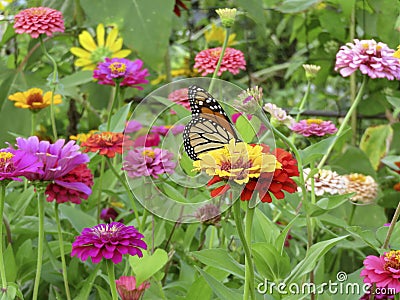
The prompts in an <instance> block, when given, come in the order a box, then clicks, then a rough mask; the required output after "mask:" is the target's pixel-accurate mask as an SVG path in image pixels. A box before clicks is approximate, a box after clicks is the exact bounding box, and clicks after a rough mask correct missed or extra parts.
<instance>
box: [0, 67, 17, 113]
mask: <svg viewBox="0 0 400 300" xmlns="http://www.w3.org/2000/svg"><path fill="white" fill-rule="evenodd" d="M4 68H5V67H4ZM3 72H4V73H3V74H2V75H1V77H2V79H3V80H2V83H1V85H0V111H2V110H3V108H4V101H5V100H6V99H8V96H9V95H10V92H11V88H12V87H13V84H14V82H15V79H16V78H17V75H18V73H17V72H16V71H15V70H7V69H6V70H3Z"/></svg>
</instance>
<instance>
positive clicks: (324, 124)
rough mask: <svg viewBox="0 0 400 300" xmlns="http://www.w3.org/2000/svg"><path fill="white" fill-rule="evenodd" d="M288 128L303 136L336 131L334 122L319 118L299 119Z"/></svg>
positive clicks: (322, 134) (321, 134) (320, 134)
mask: <svg viewBox="0 0 400 300" xmlns="http://www.w3.org/2000/svg"><path fill="white" fill-rule="evenodd" d="M289 128H290V129H291V130H293V131H294V132H296V133H297V134H301V135H303V136H305V137H309V136H324V135H326V134H334V133H335V132H336V131H337V128H336V126H335V124H333V123H332V122H331V121H323V120H321V119H308V120H301V121H300V122H298V123H293V124H292V125H291V126H290V127H289Z"/></svg>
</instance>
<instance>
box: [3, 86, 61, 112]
mask: <svg viewBox="0 0 400 300" xmlns="http://www.w3.org/2000/svg"><path fill="white" fill-rule="evenodd" d="M52 94H53V93H52V92H46V93H45V94H44V95H43V90H41V89H38V88H32V89H29V90H27V91H26V92H19V93H15V94H12V95H10V96H8V99H9V100H11V101H15V103H14V105H15V106H16V107H20V108H29V109H31V110H38V109H42V108H45V107H47V106H49V105H51V96H52ZM53 98H54V99H53V104H60V103H62V99H61V95H58V94H56V95H54V97H53Z"/></svg>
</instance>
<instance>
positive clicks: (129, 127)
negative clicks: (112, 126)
mask: <svg viewBox="0 0 400 300" xmlns="http://www.w3.org/2000/svg"><path fill="white" fill-rule="evenodd" d="M142 127H143V125H142V124H141V123H140V122H138V121H135V120H132V121H129V122H126V126H125V129H124V133H133V132H136V131H139V130H140V129H142Z"/></svg>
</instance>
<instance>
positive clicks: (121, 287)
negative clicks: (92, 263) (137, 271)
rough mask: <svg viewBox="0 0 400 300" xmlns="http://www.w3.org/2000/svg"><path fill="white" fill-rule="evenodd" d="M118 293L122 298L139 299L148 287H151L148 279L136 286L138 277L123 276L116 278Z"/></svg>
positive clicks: (126, 299) (128, 299) (127, 299)
mask: <svg viewBox="0 0 400 300" xmlns="http://www.w3.org/2000/svg"><path fill="white" fill-rule="evenodd" d="M115 283H116V284H117V290H118V294H119V295H120V296H121V299H122V300H139V299H140V298H141V296H142V294H143V293H144V291H145V290H146V289H148V288H149V287H150V283H148V282H147V281H145V282H143V283H142V284H141V285H139V286H138V287H136V278H135V277H134V276H121V277H120V278H119V279H118V280H115Z"/></svg>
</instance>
